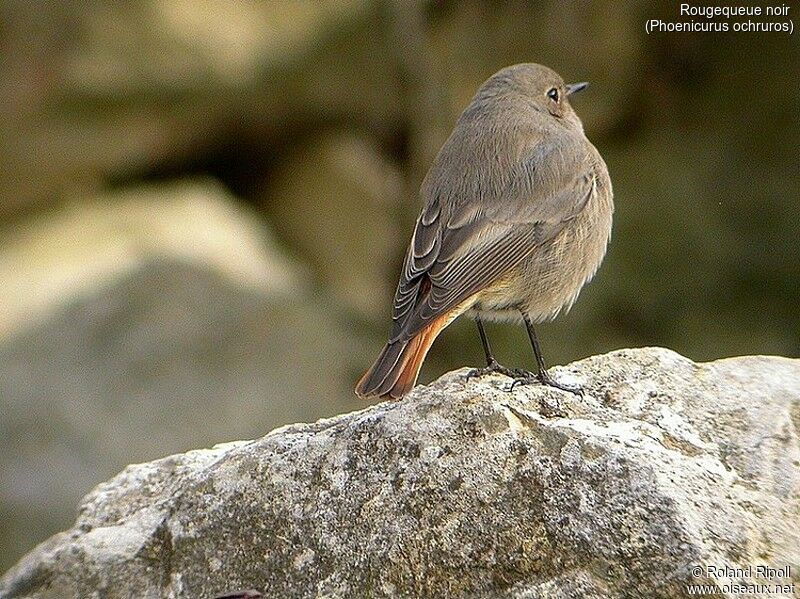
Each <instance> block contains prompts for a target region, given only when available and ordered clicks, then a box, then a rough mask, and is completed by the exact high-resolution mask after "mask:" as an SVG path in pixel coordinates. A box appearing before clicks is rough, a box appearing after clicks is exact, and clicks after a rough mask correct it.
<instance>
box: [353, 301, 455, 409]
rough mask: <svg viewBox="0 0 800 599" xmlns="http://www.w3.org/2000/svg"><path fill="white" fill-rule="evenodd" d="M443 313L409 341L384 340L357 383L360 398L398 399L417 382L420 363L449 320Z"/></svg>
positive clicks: (357, 393)
mask: <svg viewBox="0 0 800 599" xmlns="http://www.w3.org/2000/svg"><path fill="white" fill-rule="evenodd" d="M451 320H452V319H451V318H448V315H447V314H445V315H443V316H441V317H439V318H437V319H436V320H434V321H433V322H431V323H430V324H429V325H428V326H427V327H425V328H424V329H422V331H420V332H419V334H418V335H417V336H416V337H412V338H411V339H409V340H408V341H395V342H393V343H387V344H386V346H385V347H384V348H383V351H381V353H380V355H379V356H378V359H377V360H375V363H374V364H373V365H372V366H371V367H370V369H369V370H367V372H366V373H364V376H362V377H361V380H360V381H358V384H357V385H356V395H358V396H359V397H362V398H368V397H380V398H381V399H400V398H401V397H403V396H404V395H405V394H406V393H408V392H409V391H410V390H411V388H412V387H413V386H414V385H415V384H416V382H417V377H418V376H419V370H420V368H422V362H423V361H425V356H426V355H427V354H428V350H429V349H430V347H431V345H432V344H433V340H434V339H436V337H437V336H438V335H439V333H440V332H441V330H442V329H443V328H444V327H446V326H447V325H448V324H450V322H451Z"/></svg>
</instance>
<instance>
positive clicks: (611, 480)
mask: <svg viewBox="0 0 800 599" xmlns="http://www.w3.org/2000/svg"><path fill="white" fill-rule="evenodd" d="M465 372H466V371H465V370H462V371H458V372H455V373H451V374H449V375H446V376H444V377H442V378H441V379H439V380H438V381H436V382H435V383H433V384H431V385H429V386H427V387H419V388H418V389H417V390H416V391H415V392H414V393H413V394H412V395H411V396H410V397H408V398H407V400H406V401H403V402H399V403H385V404H380V405H377V406H374V407H371V408H368V409H366V410H363V411H361V412H355V413H351V414H345V415H342V416H338V417H335V418H331V419H328V420H321V421H319V422H316V423H314V424H298V425H291V426H287V427H283V428H280V429H277V430H275V431H273V432H272V433H270V434H268V435H266V436H265V437H263V438H261V439H258V440H255V441H242V442H235V443H229V444H225V445H219V446H217V447H214V448H213V449H207V450H198V451H191V452H189V453H186V454H182V455H175V456H171V457H168V458H165V459H162V460H158V461H156V462H152V463H147V464H139V465H133V466H129V467H128V468H126V469H125V470H124V471H123V472H122V473H121V474H119V475H118V476H117V477H115V478H113V479H112V480H110V481H109V482H107V483H104V484H102V485H99V486H98V487H97V488H96V489H95V490H94V491H92V492H91V493H90V494H89V495H88V496H87V497H86V498H85V499H84V501H83V503H82V506H81V508H80V514H79V517H78V520H77V522H76V523H75V525H74V527H73V528H72V529H70V530H68V531H66V532H64V533H61V534H58V535H56V536H54V537H52V538H51V539H50V540H48V541H47V542H45V543H43V544H42V545H40V546H39V547H37V548H36V549H35V550H34V551H33V552H31V553H30V554H29V555H27V556H26V557H25V558H24V559H23V560H22V561H21V562H20V563H19V564H18V565H17V566H15V567H14V568H13V569H12V570H11V571H9V572H8V573H7V574H6V575H5V577H4V578H3V579H2V581H1V582H0V596H2V597H3V598H4V599H11V598H21V597H30V598H50V597H91V596H102V597H109V598H112V597H134V596H135V597H187V598H188V597H192V598H198V597H212V596H214V595H215V594H219V593H222V592H225V591H230V590H236V589H251V588H252V589H257V590H259V591H261V592H263V593H264V595H265V596H269V597H313V596H317V597H356V596H359V597H360V596H364V597H367V596H371V597H395V596H397V597H404V596H407V597H517V598H523V597H524V598H538V597H542V598H545V597H578V596H580V597H674V596H684V595H685V594H686V587H685V585H686V584H687V583H692V582H703V580H704V579H703V578H702V577H701V578H693V576H692V568H694V567H696V566H705V565H719V566H722V565H728V566H732V567H745V566H748V565H753V566H756V565H758V564H763V565H768V566H771V567H776V568H777V567H785V566H790V567H791V570H792V574H791V576H793V577H794V578H793V579H789V580H782V581H775V580H773V581H771V582H773V583H775V582H784V583H786V584H792V583H794V584H795V585H796V586H797V585H798V584H799V583H800V580H798V578H797V576H798V571H800V570H799V569H800V529H798V527H797V526H796V525H793V523H794V524H796V522H797V521H798V516H799V515H800V444H799V443H800V361H798V360H790V359H785V358H775V357H743V358H731V359H726V360H720V361H717V362H713V363H708V364H695V363H693V362H691V361H690V360H688V359H685V358H683V357H681V356H679V355H677V354H675V353H673V352H671V351H668V350H664V349H639V350H621V351H617V352H613V353H611V354H608V355H605V356H597V357H592V358H588V359H586V360H583V361H581V362H577V363H574V364H572V365H570V366H567V367H562V368H556V369H554V374H555V376H556V378H558V379H560V380H562V381H565V382H573V383H575V382H579V383H581V384H582V385H584V387H585V390H586V395H585V396H584V397H583V398H580V397H577V396H574V395H571V394H568V393H564V392H561V391H556V390H553V389H549V388H542V387H539V386H529V387H523V388H517V389H515V390H514V391H513V392H512V391H508V390H507V384H508V379H506V378H504V377H502V376H499V375H496V376H489V377H484V378H482V379H479V380H475V379H473V380H470V381H465V377H464V374H465ZM706 582H708V583H709V584H714V583H717V584H720V585H722V584H724V583H726V582H729V581H728V580H723V579H719V580H714V579H709V580H707V581H706ZM747 582H750V583H755V582H758V581H757V580H755V579H753V580H748V581H747ZM761 582H764V581H761ZM769 596H780V594H777V595H776V594H771V595H769Z"/></svg>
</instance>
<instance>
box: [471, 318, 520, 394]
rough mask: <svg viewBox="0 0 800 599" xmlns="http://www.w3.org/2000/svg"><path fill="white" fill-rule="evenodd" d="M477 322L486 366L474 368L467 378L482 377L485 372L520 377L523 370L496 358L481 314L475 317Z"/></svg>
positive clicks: (514, 377)
mask: <svg viewBox="0 0 800 599" xmlns="http://www.w3.org/2000/svg"><path fill="white" fill-rule="evenodd" d="M475 324H477V325H478V334H479V335H480V336H481V344H482V345H483V353H484V354H486V366H485V367H484V368H474V369H472V370H470V371H469V372H468V373H467V380H469V379H471V378H473V377H481V376H483V375H484V374H490V373H493V372H499V373H500V374H504V375H506V376H507V377H511V378H512V379H516V378H518V377H520V376H521V375H522V374H523V372H522V371H520V370H516V369H511V368H506V367H505V366H503V365H502V364H500V363H499V362H498V361H497V360H495V357H494V354H493V353H492V348H491V346H490V345H489V338H488V337H487V336H486V330H485V329H484V328H483V322H482V321H481V317H480V316H476V317H475Z"/></svg>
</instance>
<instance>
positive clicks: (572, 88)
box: [567, 81, 589, 96]
mask: <svg viewBox="0 0 800 599" xmlns="http://www.w3.org/2000/svg"><path fill="white" fill-rule="evenodd" d="M587 87H589V82H588V81H584V82H582V83H569V84H567V95H568V96H571V95H572V94H577V93H578V92H579V91H583V90H585V89H586V88H587Z"/></svg>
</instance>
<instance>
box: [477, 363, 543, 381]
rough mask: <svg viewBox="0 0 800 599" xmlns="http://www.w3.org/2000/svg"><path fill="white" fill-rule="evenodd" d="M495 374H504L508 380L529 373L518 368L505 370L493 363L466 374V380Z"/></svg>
mask: <svg viewBox="0 0 800 599" xmlns="http://www.w3.org/2000/svg"><path fill="white" fill-rule="evenodd" d="M495 372H499V373H500V374H504V375H505V376H507V377H508V378H510V379H518V378H520V377H524V376H527V375H528V374H530V373H529V372H527V371H525V370H522V369H520V368H507V367H506V366H503V365H502V364H500V363H499V362H497V361H493V362H491V363H490V364H488V365H487V366H484V367H483V368H473V369H472V370H470V371H469V372H468V373H467V376H466V380H470V379H472V378H480V377H482V376H484V375H486V374H494V373H495Z"/></svg>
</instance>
